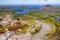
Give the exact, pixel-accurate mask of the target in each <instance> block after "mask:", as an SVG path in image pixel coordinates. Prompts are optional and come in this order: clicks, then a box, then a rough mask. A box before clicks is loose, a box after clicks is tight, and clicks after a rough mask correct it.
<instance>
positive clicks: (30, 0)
mask: <svg viewBox="0 0 60 40" xmlns="http://www.w3.org/2000/svg"><path fill="white" fill-rule="evenodd" d="M12 4H60V0H0V5H12Z"/></svg>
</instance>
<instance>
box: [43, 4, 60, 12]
mask: <svg viewBox="0 0 60 40" xmlns="http://www.w3.org/2000/svg"><path fill="white" fill-rule="evenodd" d="M43 10H47V11H50V12H59V11H60V8H57V7H55V6H52V5H45V6H43Z"/></svg>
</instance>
